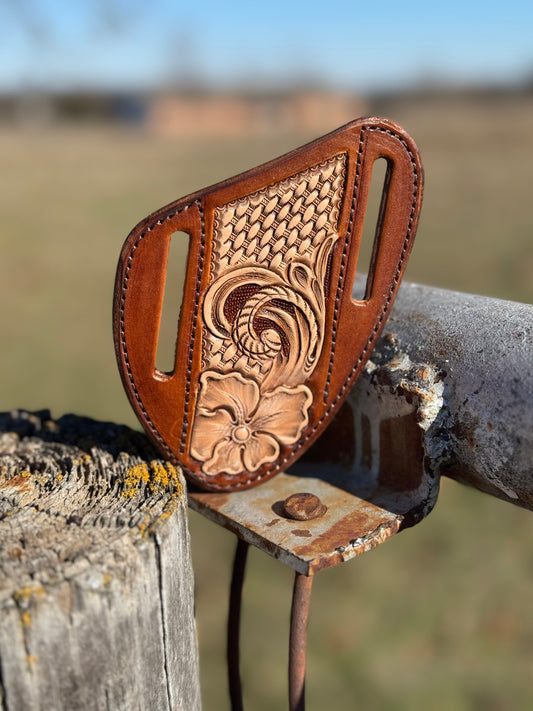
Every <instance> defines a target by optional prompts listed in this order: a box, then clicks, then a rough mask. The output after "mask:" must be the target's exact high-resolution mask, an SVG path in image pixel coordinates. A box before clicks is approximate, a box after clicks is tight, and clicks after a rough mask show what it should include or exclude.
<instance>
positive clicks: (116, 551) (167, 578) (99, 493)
mask: <svg viewBox="0 0 533 711" xmlns="http://www.w3.org/2000/svg"><path fill="white" fill-rule="evenodd" d="M0 695H1V704H0V708H2V710H3V711H18V710H19V709H20V710H22V709H23V710H24V711H33V710H41V709H42V710H43V711H44V710H45V709H46V711H55V710H57V711H60V710H63V709H69V711H77V710H78V709H79V710H80V711H81V709H83V710H84V711H87V710H90V709H95V710H100V709H112V710H113V711H115V710H116V711H119V710H120V711H130V710H134V709H135V710H136V709H139V710H141V709H143V710H145V709H157V710H159V709H161V711H165V710H167V709H183V711H194V710H195V709H199V708H200V693H199V678H198V652H197V640H196V628H195V621H194V612H193V574H192V567H191V560H190V550H189V533H188V527H187V512H186V498H185V485H184V480H183V478H182V474H181V471H179V470H177V469H175V468H174V467H173V466H172V465H170V464H169V463H167V462H164V461H163V460H161V459H160V458H159V457H158V455H157V454H156V453H155V451H154V450H153V449H152V447H151V445H150V444H149V443H148V440H147V439H146V437H144V435H141V434H140V433H137V432H134V431H132V430H130V429H128V428H126V427H121V426H117V425H114V424H108V423H101V422H96V421H94V420H89V419H86V418H81V417H76V416H73V415H67V416H64V417H62V418H60V419H59V420H57V421H53V420H52V419H51V417H50V413H49V412H47V411H42V412H38V413H33V414H30V413H28V412H23V411H15V412H13V413H5V414H0Z"/></svg>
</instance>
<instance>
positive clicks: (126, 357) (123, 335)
mask: <svg viewBox="0 0 533 711" xmlns="http://www.w3.org/2000/svg"><path fill="white" fill-rule="evenodd" d="M193 205H196V206H197V207H198V210H199V212H200V216H201V224H202V230H201V244H200V268H199V270H198V275H199V276H198V280H197V282H196V295H195V309H194V314H195V322H194V325H193V338H192V339H191V345H190V346H189V355H188V363H187V387H186V397H185V401H186V406H187V407H188V403H189V396H190V383H191V368H192V350H193V343H194V333H195V330H196V315H197V313H198V301H199V296H200V275H201V273H202V262H203V257H204V249H205V226H204V214H203V210H202V205H201V202H200V200H196V201H195V202H194V203H190V204H189V205H186V206H185V207H184V208H182V209H181V210H177V211H176V212H172V213H170V214H169V215H167V216H166V217H164V218H163V219H159V220H156V222H154V223H153V224H151V225H149V226H148V227H147V228H146V229H145V230H144V231H143V232H141V234H140V235H139V236H138V238H137V240H136V241H135V244H134V245H133V247H132V248H131V250H130V253H129V255H128V261H127V264H126V270H125V272H124V279H123V280H122V294H121V299H120V341H121V344H122V353H123V355H124V362H125V364H126V369H127V371H128V379H129V382H130V386H131V389H132V391H133V394H134V396H135V400H136V401H137V403H138V404H139V407H140V408H141V412H142V414H143V417H144V419H145V421H146V423H147V424H148V426H149V427H150V430H151V431H152V434H153V435H154V436H155V438H156V439H157V441H158V442H159V444H160V446H161V447H162V448H163V449H164V450H165V452H166V453H167V454H168V455H169V457H170V458H171V459H175V455H174V453H173V452H172V450H171V449H170V447H169V446H168V445H167V443H166V442H165V440H164V439H163V437H162V436H161V435H160V434H159V431H158V429H157V427H156V426H155V425H154V423H153V422H152V419H151V418H150V416H149V414H148V412H147V411H146V409H145V407H144V404H143V402H142V399H141V396H140V394H139V391H138V390H137V386H136V385H135V380H134V378H133V373H132V370H131V364H130V359H129V355H128V347H127V345H126V328H125V324H124V321H125V307H126V292H127V290H128V280H129V275H130V271H131V265H132V263H133V257H134V255H135V252H136V251H137V247H138V246H139V244H140V243H141V242H142V240H143V239H144V238H145V237H146V235H147V234H149V233H150V232H152V230H153V229H154V228H155V227H158V226H159V225H162V224H163V223H164V222H167V221H168V220H171V219H172V218H174V217H177V216H178V215H181V213H183V212H185V211H186V210H188V209H189V208H191V207H192V206H193ZM187 425H188V420H187V410H186V409H185V411H184V419H183V430H182V436H181V444H180V452H182V451H183V446H184V442H185V433H186V428H187Z"/></svg>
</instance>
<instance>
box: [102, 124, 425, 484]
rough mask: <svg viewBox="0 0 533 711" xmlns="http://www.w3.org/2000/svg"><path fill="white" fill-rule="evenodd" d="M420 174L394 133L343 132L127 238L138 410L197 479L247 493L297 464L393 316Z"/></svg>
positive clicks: (126, 291) (125, 375) (373, 128)
mask: <svg viewBox="0 0 533 711" xmlns="http://www.w3.org/2000/svg"><path fill="white" fill-rule="evenodd" d="M382 157H383V158H385V159H386V161H387V164H388V168H387V177H386V180H385V189H384V195H383V199H382V205H381V211H380V217H379V223H378V227H377V231H376V237H375V243H374V251H373V257H372V262H371V267H370V271H369V276H368V281H367V290H366V295H365V298H364V300H361V301H355V300H354V299H352V296H351V291H352V283H353V279H354V275H355V267H356V262H357V254H358V250H359V244H360V239H361V231H362V226H363V219H364V213H365V208H366V201H367V196H368V187H369V183H370V177H371V173H372V165H373V163H374V161H375V160H377V159H378V158H382ZM421 200H422V167H421V163H420V159H419V156H418V152H417V149H416V146H415V144H414V142H413V141H412V139H411V138H410V137H409V136H408V135H407V134H406V133H405V132H404V131H403V130H402V129H401V128H400V127H399V126H397V125H395V124H393V123H392V122H390V121H385V120H383V119H376V118H371V119H362V120H358V121H354V122H353V123H350V124H348V125H347V126H344V127H343V128H341V129H339V130H338V131H335V132H334V133H332V134H329V135H328V136H325V137H324V138H322V139H319V140H318V141H315V142H313V143H311V144H309V145H307V146H304V147H303V148H301V149H298V150H296V151H294V152H292V153H290V154H288V155H286V156H282V157H281V158H278V159H276V160H274V161H272V162H271V163H268V164H266V165H264V166H261V167H259V168H256V169H254V170H251V171H248V172H247V173H244V174H242V175H240V176H237V177H235V178H232V179H230V180H228V181H225V182H223V183H219V184H217V185H215V186H212V187H210V188H207V189H205V190H203V191H200V192H198V193H195V194H194V195H191V196H189V197H188V198H184V199H182V200H178V201H177V202H175V203H172V204H171V205H169V206H167V207H165V208H162V209H161V210H159V211H158V212H156V213H154V214H153V215H151V216H150V217H148V218H146V219H145V220H144V221H143V222H142V223H140V224H139V225H138V226H137V227H136V228H135V229H134V230H133V231H132V233H131V234H130V236H129V237H128V239H127V241H126V243H125V245H124V247H123V250H122V254H121V258H120V262H119V266H118V271H117V279H116V286H115V303H114V335H115V346H116V352H117V358H118V363H119V367H120V371H121V375H122V379H123V382H124V385H125V388H126V392H127V394H128V397H129V399H130V401H131V403H132V405H133V407H134V409H135V411H136V413H137V415H138V417H139V419H140V421H141V423H142V425H143V427H144V428H145V430H146V432H147V433H148V435H149V436H150V437H151V439H152V440H153V441H154V443H155V444H156V446H158V448H159V449H160V450H161V451H162V452H163V453H164V454H165V455H166V456H168V457H170V458H171V459H174V460H178V461H179V462H180V463H181V464H182V466H183V467H184V470H185V473H186V475H187V476H188V477H189V479H190V480H191V481H193V482H195V483H197V484H198V485H199V486H201V487H202V488H205V489H210V490H215V491H216V490H219V491H226V490H233V489H242V488H246V487H249V486H252V485H254V484H257V483H259V482H261V481H262V480H264V479H266V478H268V477H270V476H273V475H274V474H275V473H276V472H278V471H280V470H282V469H285V468H286V467H288V466H289V465H290V464H291V463H292V462H294V461H295V460H296V459H297V458H298V457H299V456H300V455H301V454H302V453H303V452H304V451H305V450H306V449H307V447H309V445H310V444H311V443H312V442H313V441H314V440H315V439H316V438H317V437H318V436H319V434H320V432H321V431H322V430H323V429H324V428H325V427H326V425H327V424H328V423H329V421H330V419H331V418H332V416H333V415H334V413H335V412H336V411H337V409H338V408H339V407H340V405H341V404H342V402H343V401H344V398H345V397H346V395H347V394H348V392H349V389H350V388H351V386H352V385H353V383H354V382H355V379H356V378H357V376H358V374H359V373H360V371H361V369H362V367H363V366H364V364H365V362H366V360H367V359H368V357H369V355H370V353H371V350H372V348H373V345H374V343H375V341H376V339H377V337H378V335H379V333H380V332H381V330H382V328H383V325H384V323H385V320H386V317H387V315H388V312H389V310H390V307H391V305H392V302H393V299H394V296H395V292H396V289H397V287H398V285H399V282H400V278H401V275H402V273H403V270H404V268H405V264H406V261H407V257H408V255H409V252H410V250H411V246H412V242H413V239H414V236H415V230H416V225H417V220H418V214H419V211H420V206H421ZM178 230H179V231H184V232H186V233H188V234H189V235H190V246H189V255H188V260H187V275H186V281H185V288H184V294H183V302H182V311H181V317H180V322H179V328H178V329H177V344H176V357H175V364H174V369H173V372H172V373H170V374H165V373H162V372H160V371H158V370H157V369H156V366H155V356H156V350H157V338H158V330H159V320H160V315H161V307H162V301H163V291H164V282H165V275H166V261H167V255H168V248H169V242H170V237H171V235H172V233H174V232H176V231H178Z"/></svg>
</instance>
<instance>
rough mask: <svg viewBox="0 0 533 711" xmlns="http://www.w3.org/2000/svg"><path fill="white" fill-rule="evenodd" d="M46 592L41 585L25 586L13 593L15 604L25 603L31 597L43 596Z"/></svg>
mask: <svg viewBox="0 0 533 711" xmlns="http://www.w3.org/2000/svg"><path fill="white" fill-rule="evenodd" d="M45 594H46V591H45V589H44V588H43V586H42V585H25V586H24V587H23V588H19V589H18V590H16V591H15V592H14V593H13V597H14V599H15V602H16V603H24V602H27V601H28V600H29V599H30V597H32V596H33V595H45Z"/></svg>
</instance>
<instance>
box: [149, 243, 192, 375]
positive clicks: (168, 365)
mask: <svg viewBox="0 0 533 711" xmlns="http://www.w3.org/2000/svg"><path fill="white" fill-rule="evenodd" d="M190 240H191V236H190V234H189V233H188V232H186V231H185V230H178V231H176V232H173V233H172V235H171V236H170V240H169V247H168V254H167V264H166V273H165V276H164V279H163V281H164V294H163V305H162V308H161V314H160V317H159V328H158V333H157V350H156V366H155V375H157V376H158V377H159V378H164V377H165V376H166V377H171V376H172V375H173V374H174V371H175V368H176V344H177V340H178V325H179V319H180V316H181V307H182V304H183V293H184V290H185V279H186V276H187V259H188V254H189V248H190Z"/></svg>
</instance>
